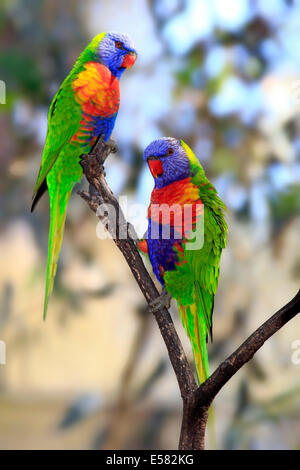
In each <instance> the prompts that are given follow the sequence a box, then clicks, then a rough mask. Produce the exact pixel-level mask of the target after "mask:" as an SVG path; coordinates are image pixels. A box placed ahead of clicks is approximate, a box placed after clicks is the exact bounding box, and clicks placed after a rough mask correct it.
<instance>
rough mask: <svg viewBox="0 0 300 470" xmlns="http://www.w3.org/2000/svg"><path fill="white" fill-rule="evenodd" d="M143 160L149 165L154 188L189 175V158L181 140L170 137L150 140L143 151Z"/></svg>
mask: <svg viewBox="0 0 300 470" xmlns="http://www.w3.org/2000/svg"><path fill="white" fill-rule="evenodd" d="M186 147H187V146H186ZM144 160H145V161H147V163H148V165H149V168H150V171H151V173H152V176H153V177H154V182H155V187H156V188H162V187H163V186H167V185H168V184H170V183H173V182H174V181H178V180H182V179H184V178H187V177H188V176H191V166H190V158H189V156H188V154H187V152H186V150H185V149H184V147H183V146H182V144H181V142H180V141H179V140H177V139H174V138H172V137H162V138H161V139H158V140H154V141H153V142H151V144H150V145H148V147H147V148H146V150H145V152H144Z"/></svg>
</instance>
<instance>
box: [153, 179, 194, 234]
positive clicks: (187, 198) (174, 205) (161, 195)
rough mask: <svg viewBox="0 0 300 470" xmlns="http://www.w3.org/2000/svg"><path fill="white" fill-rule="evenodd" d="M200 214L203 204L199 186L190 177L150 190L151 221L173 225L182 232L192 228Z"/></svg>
mask: <svg viewBox="0 0 300 470" xmlns="http://www.w3.org/2000/svg"><path fill="white" fill-rule="evenodd" d="M200 214H203V204H202V202H201V200H200V197H199V188H198V187H197V186H196V185H194V184H193V183H192V182H191V179H190V178H185V179H183V180H181V181H176V182H174V183H172V184H169V185H168V186H165V187H164V188H161V189H154V190H153V191H152V194H151V202H150V206H149V209H148V218H149V219H150V218H151V220H152V221H153V222H156V223H159V224H163V225H164V224H167V225H171V226H174V227H176V229H177V231H178V232H179V233H181V234H184V233H185V232H186V231H188V230H191V229H192V228H193V226H194V224H195V223H196V222H197V220H198V217H199V216H200Z"/></svg>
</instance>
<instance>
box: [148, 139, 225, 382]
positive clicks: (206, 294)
mask: <svg viewBox="0 0 300 470" xmlns="http://www.w3.org/2000/svg"><path fill="white" fill-rule="evenodd" d="M144 160H146V161H147V163H148V165H149V168H150V171H151V173H152V175H153V177H154V182H155V186H154V189H153V191H152V194H151V201H150V205H149V209H148V232H147V239H144V240H141V241H140V243H139V248H140V249H141V250H142V251H143V252H144V253H147V254H148V256H149V259H150V262H151V264H152V268H153V271H154V274H155V275H156V277H157V279H158V280H159V282H160V283H161V284H162V286H163V288H164V291H165V294H164V295H163V296H161V297H160V298H159V301H158V302H154V303H153V305H152V307H153V308H158V307H160V306H161V302H162V300H163V299H164V300H165V301H166V298H168V299H170V297H172V298H174V299H176V300H177V303H178V307H179V313H180V317H181V320H182V323H183V326H184V328H185V330H186V333H187V335H188V337H189V339H190V341H191V344H192V348H193V353H194V358H195V363H196V369H197V374H198V379H199V382H200V383H202V382H204V381H205V380H206V379H207V378H208V376H209V366H208V356H207V347H206V342H207V336H208V333H209V334H210V335H211V336H212V313H213V306H214V295H215V293H216V290H217V285H218V278H219V264H220V258H221V253H222V249H223V248H224V247H225V245H226V233H227V224H226V222H225V219H224V214H223V211H224V210H225V209H226V207H225V205H224V204H223V202H222V201H221V199H220V198H219V197H218V195H217V191H216V189H215V188H214V186H213V185H212V184H211V182H210V181H209V180H208V179H207V178H206V176H205V173H204V170H203V168H202V166H201V164H200V163H199V161H198V159H197V158H196V156H195V155H194V153H193V152H192V150H191V149H190V148H189V147H188V145H187V144H186V143H184V142H183V141H182V140H181V141H178V140H176V139H173V138H171V137H164V138H162V139H158V140H155V141H154V142H152V143H151V144H150V145H149V146H148V147H147V148H146V150H145V152H144ZM202 235H203V237H202Z"/></svg>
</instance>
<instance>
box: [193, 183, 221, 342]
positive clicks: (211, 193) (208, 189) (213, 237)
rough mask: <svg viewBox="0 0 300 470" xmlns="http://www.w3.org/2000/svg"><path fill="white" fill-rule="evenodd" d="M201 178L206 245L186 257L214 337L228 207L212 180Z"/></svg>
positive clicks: (200, 188) (209, 329) (198, 300)
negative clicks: (213, 314) (215, 311)
mask: <svg viewBox="0 0 300 470" xmlns="http://www.w3.org/2000/svg"><path fill="white" fill-rule="evenodd" d="M200 178H201V183H200V181H198V179H199V176H197V175H196V177H195V178H193V180H192V181H193V182H194V183H195V184H197V185H198V186H199V197H200V199H201V201H202V202H203V204H204V242H203V246H202V248H201V249H200V250H195V251H193V250H189V251H186V253H185V256H186V257H187V262H188V265H189V267H190V269H191V272H192V275H193V278H194V283H195V291H196V297H197V303H199V306H200V307H201V311H202V313H203V315H204V318H205V322H206V326H207V331H209V332H210V335H211V336H212V313H213V307H214V296H215V293H216V291H217V287H218V280H219V266H220V259H221V254H222V250H223V248H225V246H226V233H227V230H228V229H227V224H226V221H225V219H224V213H223V210H225V209H226V207H225V205H224V204H223V202H222V201H221V200H220V198H219V197H218V195H217V191H216V189H215V188H214V187H213V186H212V184H211V183H210V182H209V180H208V179H207V178H206V177H205V180H204V179H203V175H201V176H200ZM199 183H200V184H199Z"/></svg>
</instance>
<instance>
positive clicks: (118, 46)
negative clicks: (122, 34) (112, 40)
mask: <svg viewBox="0 0 300 470" xmlns="http://www.w3.org/2000/svg"><path fill="white" fill-rule="evenodd" d="M116 47H117V48H118V49H122V47H123V44H122V43H121V41H117V42H116Z"/></svg>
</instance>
